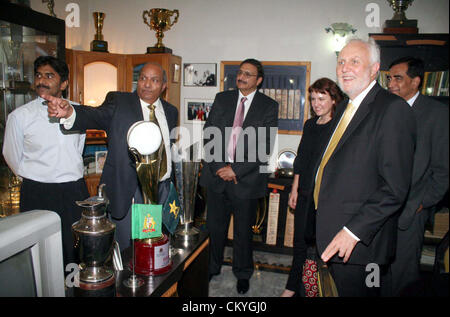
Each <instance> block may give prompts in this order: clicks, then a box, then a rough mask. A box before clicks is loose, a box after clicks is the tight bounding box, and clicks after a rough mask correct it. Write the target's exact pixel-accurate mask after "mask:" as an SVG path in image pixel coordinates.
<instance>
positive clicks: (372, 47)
mask: <svg viewBox="0 0 450 317" xmlns="http://www.w3.org/2000/svg"><path fill="white" fill-rule="evenodd" d="M354 42H357V43H361V44H363V45H365V46H366V47H367V50H368V51H369V60H370V64H371V65H373V64H375V63H380V47H379V46H378V44H377V43H376V42H375V40H374V39H373V38H371V37H370V38H369V40H368V41H364V40H362V39H359V38H350V39H349V40H348V41H347V43H346V44H345V46H347V45H348V44H350V43H354Z"/></svg>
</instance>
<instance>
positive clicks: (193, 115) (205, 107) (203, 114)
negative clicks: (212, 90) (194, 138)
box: [184, 99, 214, 123]
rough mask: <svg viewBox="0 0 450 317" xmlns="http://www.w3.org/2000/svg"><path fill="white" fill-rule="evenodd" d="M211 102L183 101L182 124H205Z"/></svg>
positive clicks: (203, 100)
mask: <svg viewBox="0 0 450 317" xmlns="http://www.w3.org/2000/svg"><path fill="white" fill-rule="evenodd" d="M213 102H214V100H212V99H184V122H185V123H196V122H201V123H205V121H206V119H208V116H209V112H210V111H211V107H212V104H213Z"/></svg>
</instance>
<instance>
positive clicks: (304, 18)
mask: <svg viewBox="0 0 450 317" xmlns="http://www.w3.org/2000/svg"><path fill="white" fill-rule="evenodd" d="M68 3H78V4H79V7H80V27H79V28H66V31H67V32H66V46H67V47H68V48H73V49H78V50H89V49H90V48H89V45H90V42H91V41H92V39H93V38H94V34H95V28H94V19H93V17H92V12H94V11H102V12H105V14H106V17H105V20H104V28H103V34H104V38H105V40H106V41H108V45H109V51H110V52H111V53H129V54H131V53H145V52H146V48H147V47H148V46H153V45H154V44H155V42H156V38H155V32H154V31H151V30H150V29H149V27H148V26H147V25H145V24H144V22H143V18H142V12H143V11H144V10H149V9H151V8H167V9H171V10H172V9H178V10H180V18H179V20H178V23H176V24H175V25H174V26H173V28H172V29H171V30H169V31H167V32H165V37H164V40H163V42H164V44H165V45H166V46H167V47H170V48H172V49H173V53H174V54H175V55H179V56H181V57H182V59H183V63H189V62H207V63H217V66H218V72H220V61H223V60H242V59H245V58H248V57H253V58H257V59H259V60H266V61H311V83H312V82H314V81H315V80H316V79H318V78H319V77H329V78H331V79H335V77H336V76H335V59H336V57H335V54H334V52H333V51H332V44H331V41H332V36H331V35H330V34H327V33H326V32H325V30H324V29H325V28H326V27H329V26H330V25H331V24H332V23H334V22H347V23H350V24H351V25H353V27H354V28H356V29H357V30H358V31H357V32H356V34H355V35H356V36H358V37H361V38H367V34H368V33H381V32H382V24H383V22H384V21H385V20H387V19H390V18H391V17H392V15H393V11H392V9H391V8H390V7H389V5H388V2H387V1H385V0H371V1H361V0H315V1H311V0H278V1H274V0H128V1H123V0H83V1H81V0H75V1H68V0H58V1H56V5H55V12H56V14H57V16H58V17H59V18H62V19H65V18H66V16H67V15H68V12H65V10H64V9H65V6H66V4H68ZM369 3H375V4H377V5H378V7H379V10H380V23H381V26H380V27H368V26H366V23H365V19H366V16H367V15H368V14H369V12H366V11H365V9H366V6H367V4H369ZM31 7H32V8H33V9H34V10H37V11H40V12H44V13H48V11H47V7H46V4H43V3H42V1H41V0H31ZM406 16H407V17H408V18H409V19H417V20H419V25H418V27H419V32H420V33H448V32H449V1H448V0H416V1H414V2H413V4H412V6H411V7H410V8H409V9H408V10H407V12H406ZM218 78H220V74H218ZM218 91H219V85H218V86H217V87H213V88H193V87H182V89H181V104H182V107H183V100H184V98H210V99H213V98H214V96H215V94H216V93H217V92H218ZM181 110H182V111H183V109H181ZM299 140H300V136H288V135H281V136H280V148H293V149H295V150H296V149H297V146H298V142H299Z"/></svg>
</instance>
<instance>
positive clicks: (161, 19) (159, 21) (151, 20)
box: [142, 8, 179, 54]
mask: <svg viewBox="0 0 450 317" xmlns="http://www.w3.org/2000/svg"><path fill="white" fill-rule="evenodd" d="M173 15H175V17H174V19H173V21H171V20H170V18H171V17H172V16H173ZM178 16H179V12H178V10H168V9H160V8H155V9H150V10H147V11H144V12H143V13H142V18H143V19H144V23H145V24H147V25H148V26H149V27H150V29H152V30H155V31H156V38H157V39H158V42H157V43H156V45H155V46H153V47H147V54H152V53H172V50H171V49H170V48H168V47H165V46H164V44H163V43H162V39H163V37H164V33H163V32H164V31H167V30H170V27H171V26H173V25H174V24H175V23H177V21H178Z"/></svg>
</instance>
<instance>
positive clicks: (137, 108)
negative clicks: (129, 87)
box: [130, 91, 144, 122]
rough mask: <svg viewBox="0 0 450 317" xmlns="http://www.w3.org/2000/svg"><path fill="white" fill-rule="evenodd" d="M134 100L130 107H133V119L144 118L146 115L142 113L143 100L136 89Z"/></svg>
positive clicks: (139, 119)
mask: <svg viewBox="0 0 450 317" xmlns="http://www.w3.org/2000/svg"><path fill="white" fill-rule="evenodd" d="M131 99H132V102H131V104H130V108H131V109H132V112H133V113H132V115H133V120H135V122H137V121H142V120H144V115H143V114H142V106H141V100H140V99H139V96H138V94H137V92H136V91H134V92H133V94H132V98H131Z"/></svg>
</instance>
